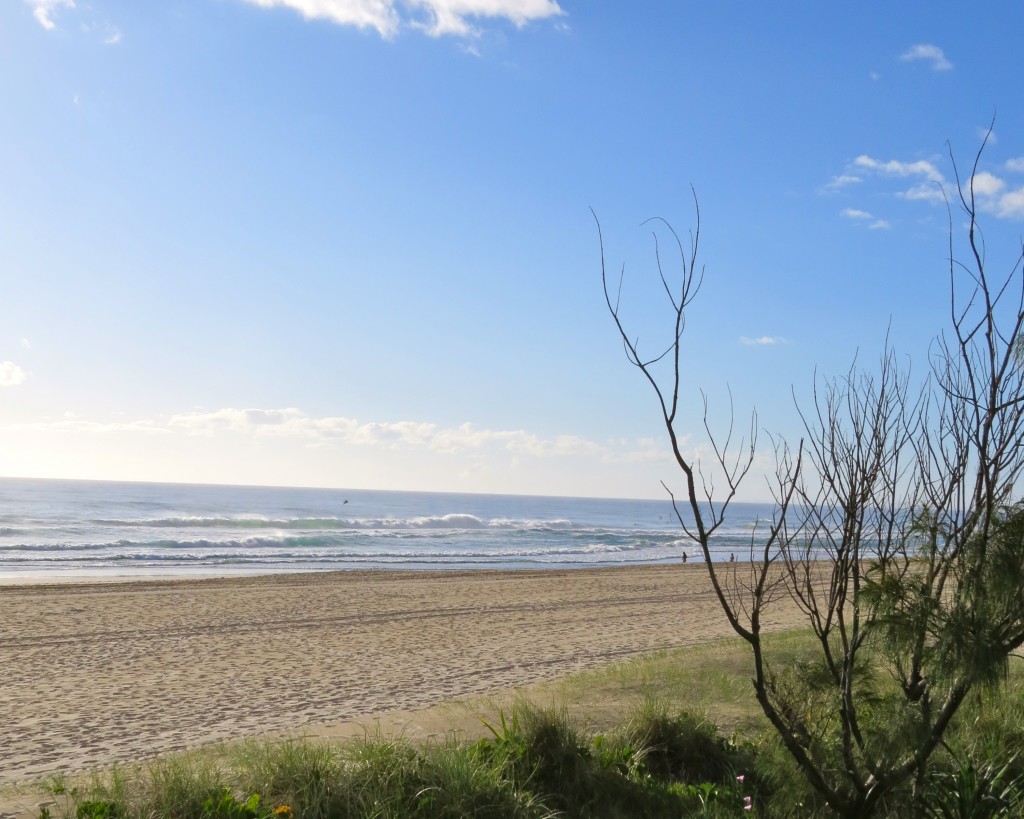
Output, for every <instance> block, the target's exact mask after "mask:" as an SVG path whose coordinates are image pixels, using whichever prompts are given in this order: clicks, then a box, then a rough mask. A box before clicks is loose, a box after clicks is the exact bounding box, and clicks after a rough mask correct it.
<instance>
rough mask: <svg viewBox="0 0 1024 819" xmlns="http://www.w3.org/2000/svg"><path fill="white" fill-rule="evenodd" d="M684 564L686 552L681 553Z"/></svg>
mask: <svg viewBox="0 0 1024 819" xmlns="http://www.w3.org/2000/svg"><path fill="white" fill-rule="evenodd" d="M685 562H686V552H683V563H685Z"/></svg>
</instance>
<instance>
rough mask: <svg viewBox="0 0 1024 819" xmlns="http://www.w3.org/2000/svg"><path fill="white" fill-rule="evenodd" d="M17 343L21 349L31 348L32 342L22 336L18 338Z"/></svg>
mask: <svg viewBox="0 0 1024 819" xmlns="http://www.w3.org/2000/svg"><path fill="white" fill-rule="evenodd" d="M18 343H19V344H20V345H21V349H23V350H31V349H32V342H30V341H29V340H28V339H27V338H24V337H22V338H21V339H19V341H18Z"/></svg>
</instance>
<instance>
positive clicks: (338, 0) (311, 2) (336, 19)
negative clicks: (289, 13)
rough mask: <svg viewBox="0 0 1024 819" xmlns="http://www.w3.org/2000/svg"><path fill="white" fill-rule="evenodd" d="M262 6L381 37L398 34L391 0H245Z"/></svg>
mask: <svg viewBox="0 0 1024 819" xmlns="http://www.w3.org/2000/svg"><path fill="white" fill-rule="evenodd" d="M245 2H246V3H252V4H254V5H257V6H261V7H263V8H274V7H276V6H283V7H284V8H290V9H294V10H295V11H297V12H299V14H301V15H302V16H303V17H305V18H306V19H307V20H328V21H330V22H332V23H337V24H338V25H342V26H356V27H357V28H372V29H376V30H377V31H378V32H379V33H380V36H381V37H393V36H394V35H395V34H397V33H398V28H399V17H398V12H396V11H395V9H394V2H393V0H245Z"/></svg>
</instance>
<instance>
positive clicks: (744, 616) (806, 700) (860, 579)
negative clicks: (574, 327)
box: [595, 145, 1024, 817]
mask: <svg viewBox="0 0 1024 819" xmlns="http://www.w3.org/2000/svg"><path fill="white" fill-rule="evenodd" d="M983 148H984V145H983V146H982V149H983ZM980 157H981V151H979V152H978V155H977V156H976V157H975V162H974V165H973V167H972V169H971V177H970V179H967V180H961V179H960V174H959V171H957V169H956V165H955V162H954V163H953V165H954V171H955V172H956V181H957V193H956V203H957V206H958V208H959V209H960V210H961V211H962V213H963V216H964V217H965V218H966V221H967V229H966V253H965V258H963V259H958V258H957V256H956V254H955V253H954V239H955V232H954V230H953V225H952V215H951V216H950V231H949V235H950V255H949V259H950V261H949V301H950V313H951V328H950V330H949V331H948V332H947V333H944V334H942V335H940V336H939V337H938V338H937V339H936V341H935V342H934V344H933V346H932V349H931V356H930V358H931V360H930V367H929V368H928V370H929V372H928V374H927V376H926V377H925V378H924V379H923V383H921V384H920V385H917V386H915V385H914V383H913V382H912V380H911V377H910V372H909V368H907V367H901V366H900V362H899V361H898V359H897V356H896V355H895V353H894V352H893V351H892V349H891V347H890V346H889V344H888V342H887V343H886V345H885V350H884V352H883V354H882V356H881V357H880V361H879V365H878V366H877V368H875V369H874V370H872V371H870V372H869V371H867V370H864V369H862V368H861V367H859V366H857V365H855V366H854V367H852V368H851V369H850V370H849V372H848V373H846V375H845V376H843V377H841V378H835V379H832V380H824V381H823V380H821V379H817V378H816V380H815V390H814V395H813V400H812V401H811V403H810V405H809V409H807V410H799V409H798V412H799V413H800V418H801V420H802V422H803V428H804V430H805V432H804V437H803V438H802V440H801V441H800V442H799V444H798V445H796V446H795V447H792V448H791V447H790V446H789V445H787V443H786V442H785V441H780V440H776V439H772V441H771V444H772V447H773V449H774V452H775V457H776V469H775V474H774V476H773V477H772V478H771V480H770V487H771V490H772V493H773V496H774V500H775V504H774V514H773V515H772V518H771V520H770V521H768V522H767V523H766V525H765V526H763V527H762V530H761V531H759V532H757V533H756V534H755V536H754V538H753V539H752V540H751V544H750V564H749V567H744V568H742V569H735V568H732V567H731V566H732V564H730V568H722V567H720V566H716V564H715V562H714V561H713V559H712V545H713V540H714V536H715V532H716V530H717V529H718V528H719V527H720V526H721V525H722V524H723V522H724V521H725V519H726V515H727V511H728V507H729V504H730V502H731V501H732V500H733V498H734V497H735V495H736V492H737V489H738V487H739V485H740V483H741V482H742V481H743V479H744V478H746V477H747V476H748V474H749V472H750V470H751V468H752V467H753V465H754V458H755V447H756V436H757V419H756V416H755V417H753V418H752V422H751V429H750V434H749V437H748V438H746V439H744V440H741V441H740V442H739V444H738V446H737V445H736V444H734V442H733V423H732V420H731V412H730V422H729V425H728V430H727V432H726V434H725V435H724V436H721V437H716V435H714V434H713V431H712V429H711V424H710V423H709V416H708V406H707V400H706V399H705V400H704V402H703V421H702V422H703V425H704V428H705V430H706V432H707V434H708V437H709V439H710V442H711V446H712V452H713V453H714V456H713V459H712V464H711V465H709V466H707V467H706V469H707V471H705V467H704V466H702V464H701V463H700V462H699V461H698V460H696V459H694V458H690V457H689V456H687V455H686V454H685V453H684V452H683V449H682V441H683V440H684V438H683V429H684V426H683V425H684V423H685V424H688V425H689V424H692V423H693V420H692V419H691V418H689V417H686V419H685V421H684V412H685V411H686V410H688V409H690V408H689V407H684V406H683V402H682V401H681V397H680V390H681V387H682V385H683V371H684V358H683V344H682V341H683V334H684V333H683V331H684V329H685V324H686V313H687V310H688V308H689V307H690V305H691V303H692V302H693V299H694V298H695V297H696V295H697V293H698V291H699V289H700V285H701V282H702V280H703V273H704V271H703V268H702V267H700V266H699V265H698V262H697V256H698V249H699V239H700V211H699V207H698V206H697V204H696V196H695V197H694V203H695V210H696V214H697V226H696V228H695V230H694V231H693V233H692V234H691V235H690V242H689V244H688V246H684V244H683V243H682V241H681V240H680V238H679V237H678V235H677V234H676V233H675V232H674V231H672V229H671V227H670V226H669V225H668V223H665V222H662V223H661V226H662V227H664V228H667V229H668V231H669V234H670V236H671V238H672V241H673V244H674V248H673V255H674V256H677V257H678V262H679V264H680V271H679V272H678V273H677V274H676V276H675V277H674V278H673V277H671V276H669V275H668V274H667V273H666V271H665V268H664V267H663V264H662V250H661V247H660V245H659V241H658V237H657V234H656V233H655V260H656V264H657V276H658V279H659V283H660V288H661V289H662V290H663V291H664V296H665V299H666V302H667V304H668V306H669V309H670V317H671V318H670V322H671V326H672V328H673V329H672V335H671V337H670V340H669V342H668V343H667V345H665V346H664V348H659V349H657V350H655V351H654V352H653V353H652V354H650V355H647V354H645V353H644V352H642V351H641V348H640V342H639V339H638V338H637V337H636V336H634V335H632V334H630V333H629V332H628V331H627V328H626V327H625V325H624V323H623V320H622V317H621V311H620V300H621V292H622V282H623V275H622V273H621V272H620V275H619V279H618V282H617V284H616V285H615V287H614V289H612V288H611V286H610V284H609V280H608V276H607V271H606V268H605V253H604V240H603V237H602V236H601V228H600V224H599V223H598V236H599V240H600V242H601V275H602V283H603V286H604V293H605V299H606V302H607V306H608V310H609V312H610V313H611V316H612V318H613V320H614V322H615V326H616V328H617V329H618V332H619V334H620V336H621V339H622V342H623V345H624V348H625V353H626V357H627V359H628V360H629V362H630V363H631V364H632V365H633V366H635V367H636V368H637V369H638V370H639V371H640V373H641V374H642V375H643V376H644V378H645V380H646V381H647V382H648V384H649V385H650V387H651V388H652V389H653V391H654V394H655V396H656V399H657V404H658V407H659V409H660V412H661V418H662V421H663V423H664V426H665V429H666V431H667V433H668V437H669V441H670V445H671V448H672V454H673V456H674V458H675V462H676V464H677V465H678V467H679V469H680V470H681V472H682V475H683V478H684V482H685V497H684V498H682V499H680V500H679V501H677V499H676V498H675V497H672V502H673V508H674V509H675V512H676V517H677V518H678V521H679V524H680V526H681V527H682V528H683V529H684V530H685V533H686V535H687V536H688V537H689V538H690V539H692V540H693V541H694V543H695V544H696V545H697V546H698V547H699V548H700V550H701V551H702V552H703V555H704V561H705V565H706V567H707V571H708V575H709V578H710V581H711V584H712V586H713V587H714V591H715V594H716V595H717V598H718V602H719V604H720V606H721V608H722V611H723V612H724V614H725V617H726V618H727V619H728V621H729V623H730V624H731V626H732V628H733V629H734V631H735V632H736V633H737V634H738V635H739V636H740V637H741V638H742V639H743V640H745V641H746V642H747V643H748V644H749V646H750V648H751V650H752V654H753V672H754V673H753V686H754V692H755V695H756V697H757V700H758V702H759V703H760V706H761V708H762V710H763V711H764V714H765V716H766V717H767V718H768V720H769V721H770V723H771V724H772V726H773V727H774V729H775V731H776V732H777V733H778V736H779V738H780V739H781V741H782V743H783V744H784V746H785V748H786V749H787V751H788V752H789V754H790V755H791V756H792V758H793V759H794V760H795V761H796V763H797V765H798V766H799V768H800V770H801V771H802V773H803V774H804V776H805V777H806V779H807V781H808V782H809V783H810V785H811V787H812V788H813V789H814V791H816V792H817V793H818V794H819V795H820V797H821V798H822V799H823V800H824V801H825V802H826V803H827V804H828V806H830V808H831V809H832V810H833V811H834V812H835V813H836V814H838V815H841V816H847V817H864V816H870V815H873V814H874V813H875V812H876V811H877V810H879V809H880V808H881V807H882V806H883V805H884V804H885V801H886V800H887V799H888V798H890V796H891V795H892V794H893V793H894V791H896V790H897V789H899V788H904V789H906V788H907V787H909V788H910V789H911V791H912V792H919V791H920V789H921V786H922V785H923V784H924V780H925V776H926V774H927V771H928V763H929V760H930V759H931V757H932V755H933V753H934V752H935V750H936V749H937V748H938V747H939V745H940V743H941V742H942V739H943V736H944V734H945V732H946V730H947V729H948V727H949V725H950V722H951V720H952V719H953V717H954V716H955V715H956V713H957V710H958V709H959V708H960V706H961V704H962V703H963V702H964V699H965V697H966V696H967V694H968V693H969V692H970V691H971V690H972V688H974V687H976V686H979V685H987V684H992V683H995V682H998V681H999V680H1000V679H1001V678H1002V675H1003V674H1005V671H1006V668H1007V663H1008V658H1009V656H1010V653H1011V652H1012V651H1014V650H1015V649H1016V648H1018V647H1019V646H1021V645H1022V644H1024V541H1022V533H1024V524H1022V521H1024V509H1022V508H1021V507H1019V506H1014V505H1013V503H1012V496H1011V493H1012V492H1013V488H1014V485H1015V483H1016V481H1017V479H1018V478H1019V477H1020V475H1021V471H1022V469H1024V411H1022V409H1024V408H1022V405H1021V402H1022V401H1024V368H1022V364H1021V353H1020V350H1021V349H1022V347H1021V344H1022V342H1021V341H1020V339H1021V338H1022V332H1021V331H1022V327H1024V271H1022V266H1021V263H1022V257H1024V251H1021V252H1018V253H1016V256H1015V259H1014V262H1013V264H1012V266H1011V269H1010V270H1009V272H1007V273H1005V274H1004V275H1002V276H1000V277H999V278H995V279H994V278H993V277H991V276H990V274H989V272H988V270H987V264H986V256H985V244H984V240H983V237H982V234H981V231H980V226H979V223H978V218H977V216H978V206H977V203H976V201H975V197H974V188H973V180H974V175H975V172H976V170H977V166H978V162H979V160H980ZM951 159H952V157H951ZM595 220H596V216H595ZM716 479H717V481H718V485H719V487H721V488H720V489H719V490H718V491H716V489H715V482H716ZM670 495H671V493H670ZM780 594H785V595H788V597H789V598H790V599H791V600H792V601H795V603H796V604H797V605H798V606H799V608H800V609H801V610H802V611H803V613H804V614H805V615H806V618H807V622H808V624H809V626H810V629H811V631H812V632H813V634H814V637H815V641H816V644H817V646H818V647H819V649H820V652H819V654H818V656H817V661H816V663H815V664H814V665H813V666H805V667H802V668H801V669H800V670H799V671H798V672H795V673H794V672H793V670H792V668H783V667H781V666H780V667H776V665H778V664H773V663H772V661H771V659H772V658H771V652H770V646H767V645H766V640H765V633H764V628H763V623H764V620H765V617H766V614H767V613H768V611H769V609H770V607H771V605H772V603H773V601H774V600H776V599H778V597H779V595H780Z"/></svg>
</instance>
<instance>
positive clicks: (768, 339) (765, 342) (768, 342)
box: [740, 336, 789, 347]
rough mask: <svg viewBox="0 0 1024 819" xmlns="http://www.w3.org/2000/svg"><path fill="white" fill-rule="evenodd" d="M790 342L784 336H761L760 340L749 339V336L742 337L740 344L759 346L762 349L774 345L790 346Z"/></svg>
mask: <svg viewBox="0 0 1024 819" xmlns="http://www.w3.org/2000/svg"><path fill="white" fill-rule="evenodd" d="M788 343H789V341H788V340H787V339H785V338H783V337H782V336H759V337H758V338H748V337H747V336H740V344H747V345H758V346H761V347H770V346H772V345H774V344H788Z"/></svg>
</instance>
